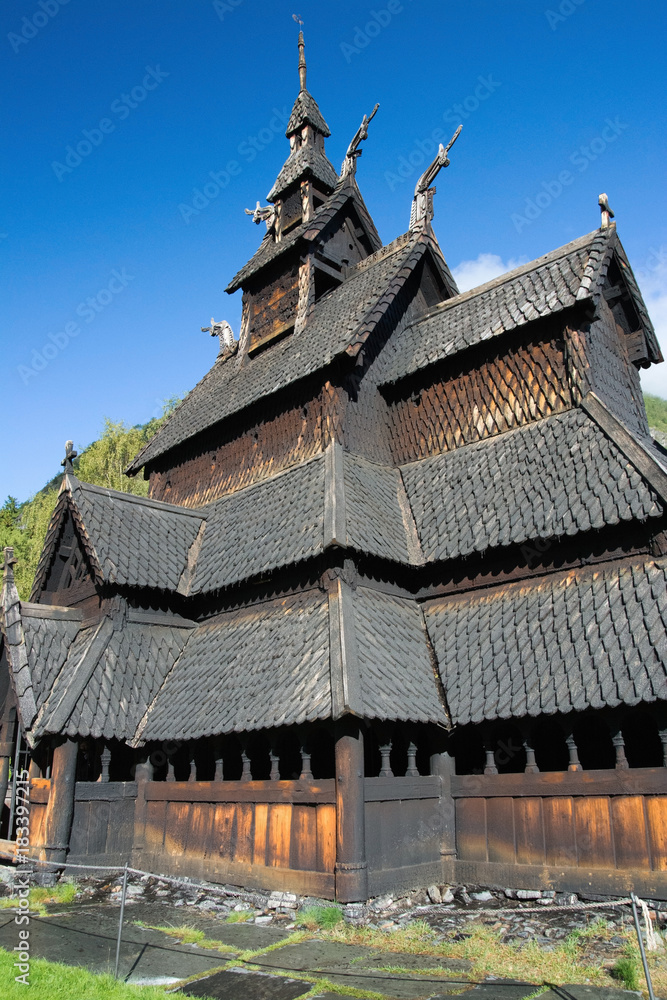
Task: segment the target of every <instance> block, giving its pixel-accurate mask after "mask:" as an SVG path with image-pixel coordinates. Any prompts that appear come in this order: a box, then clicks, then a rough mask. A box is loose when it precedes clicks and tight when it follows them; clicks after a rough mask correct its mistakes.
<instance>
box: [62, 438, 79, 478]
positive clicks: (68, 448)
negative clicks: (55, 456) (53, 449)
mask: <svg viewBox="0 0 667 1000" xmlns="http://www.w3.org/2000/svg"><path fill="white" fill-rule="evenodd" d="M77 454H78V453H77V452H76V451H74V442H73V441H65V457H64V458H63V460H62V462H61V463H60V464H61V465H62V467H63V468H64V470H65V475H66V476H68V475H69V476H71V475H74V466H73V465H72V462H73V461H74V459H75V458H76V456H77Z"/></svg>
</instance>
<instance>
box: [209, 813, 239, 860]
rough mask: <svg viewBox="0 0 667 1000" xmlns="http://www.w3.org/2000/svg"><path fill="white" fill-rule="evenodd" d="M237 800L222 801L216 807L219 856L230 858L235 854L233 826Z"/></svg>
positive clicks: (216, 833)
mask: <svg viewBox="0 0 667 1000" xmlns="http://www.w3.org/2000/svg"><path fill="white" fill-rule="evenodd" d="M235 812H236V803H235V802H220V803H219V804H218V805H216V807H215V821H214V822H215V834H214V835H215V837H216V840H217V844H218V856H219V857H222V858H228V859H229V860H230V861H231V859H232V858H233V856H234V842H233V836H232V835H233V828H234V814H235Z"/></svg>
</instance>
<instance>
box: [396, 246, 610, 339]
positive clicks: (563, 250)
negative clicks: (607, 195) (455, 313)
mask: <svg viewBox="0 0 667 1000" xmlns="http://www.w3.org/2000/svg"><path fill="white" fill-rule="evenodd" d="M601 232H602V230H599V229H596V230H594V231H593V232H591V233H588V234H587V235H586V236H580V237H578V239H576V240H572V241H571V242H570V243H566V244H564V245H563V246H562V247H558V248H557V249H556V250H552V251H551V252H550V253H547V254H543V255H542V256H541V257H536V258H535V259H534V260H531V261H528V262H527V263H526V264H521V265H520V266H519V267H515V268H514V269H513V270H511V271H505V273H504V274H499V275H498V277H497V278H492V279H491V280H490V281H485V282H484V284H482V285H475V287H474V288H469V289H468V290H467V291H466V292H460V293H459V294H458V295H454V296H453V297H452V298H451V299H445V301H444V302H439V303H438V304H437V305H436V306H433V307H432V308H431V309H429V310H428V311H427V312H425V313H422V315H421V316H419V317H418V318H417V319H415V320H413V322H412V323H410V326H416V325H417V324H418V323H421V322H422V321H423V320H426V319H430V318H431V317H432V316H436V315H437V314H438V313H440V312H442V311H444V310H445V309H447V308H449V307H454V306H457V305H460V304H461V303H462V302H468V301H469V300H470V299H474V298H476V297H477V296H478V295H484V294H486V292H488V291H491V289H493V288H499V287H500V286H501V285H504V284H506V283H507V282H508V281H513V280H514V279H515V278H519V277H521V276H522V275H524V274H529V273H530V272H531V271H534V270H536V269H537V268H538V267H543V266H544V265H545V264H551V263H552V262H554V261H557V260H560V259H561V257H568V256H569V255H570V254H571V253H574V251H575V250H580V249H583V248H584V247H585V246H586V241H587V240H590V242H591V244H592V243H593V242H594V239H595V237H596V236H599V235H600V233H601ZM605 232H606V231H605ZM609 232H611V230H609ZM607 238H608V237H607ZM587 266H588V265H587Z"/></svg>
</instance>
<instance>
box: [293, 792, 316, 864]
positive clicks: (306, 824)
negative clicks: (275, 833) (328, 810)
mask: <svg viewBox="0 0 667 1000" xmlns="http://www.w3.org/2000/svg"><path fill="white" fill-rule="evenodd" d="M293 809H294V811H293V813H292V832H291V852H290V862H289V867H290V868H301V869H302V870H304V871H316V870H317V806H302V805H295V806H294V807H293Z"/></svg>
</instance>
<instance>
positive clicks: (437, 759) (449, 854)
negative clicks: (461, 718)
mask: <svg viewBox="0 0 667 1000" xmlns="http://www.w3.org/2000/svg"><path fill="white" fill-rule="evenodd" d="M450 751H451V742H450V741H449V740H447V742H446V743H445V741H444V739H443V737H439V738H437V739H436V740H434V741H433V743H432V745H431V767H430V770H431V774H433V775H437V776H438V777H439V778H440V810H439V811H440V830H441V839H440V857H441V858H442V862H443V879H444V880H445V881H447V880H453V865H452V862H453V861H454V859H455V858H456V802H455V801H454V799H453V798H452V776H453V775H454V774H456V761H455V759H454V755H453V753H451V752H450ZM450 867H451V869H452V870H451V871H449V868H450Z"/></svg>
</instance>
